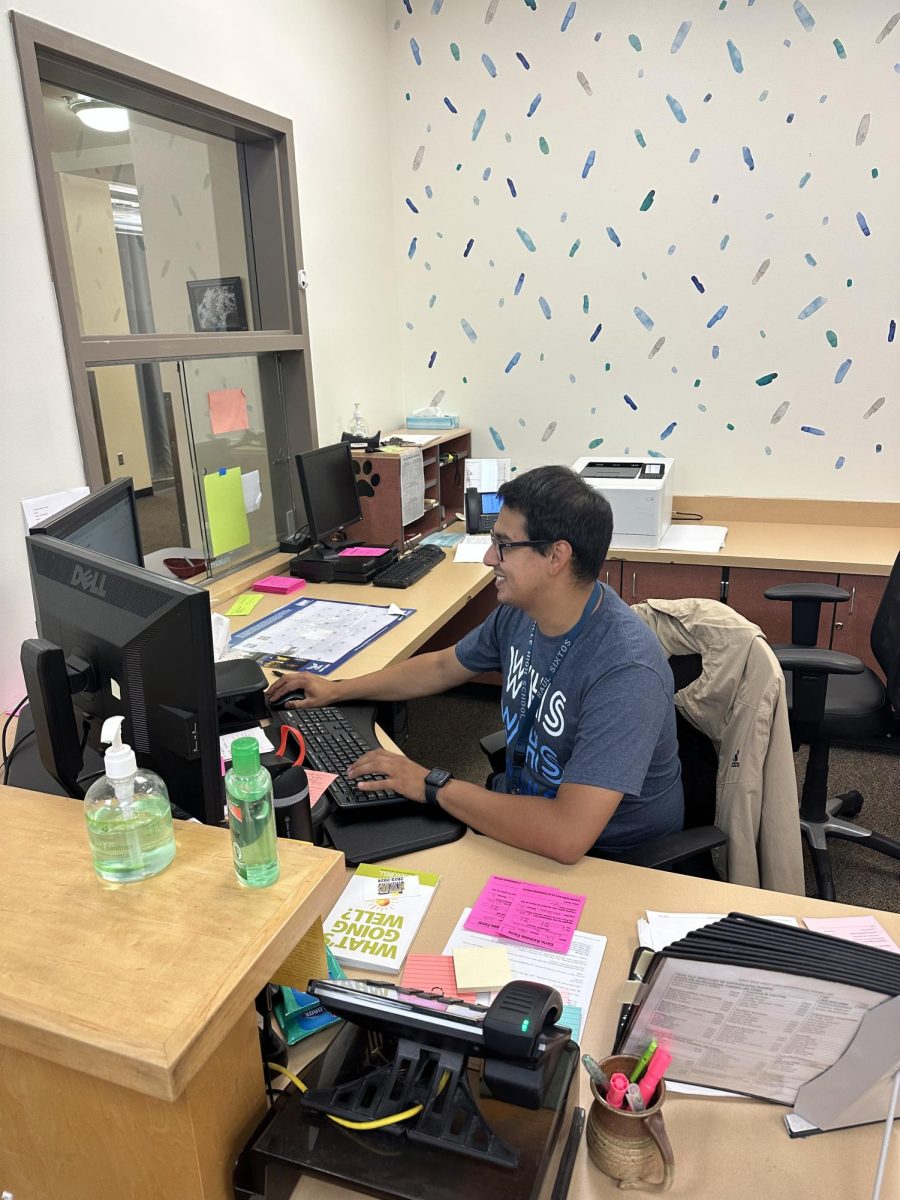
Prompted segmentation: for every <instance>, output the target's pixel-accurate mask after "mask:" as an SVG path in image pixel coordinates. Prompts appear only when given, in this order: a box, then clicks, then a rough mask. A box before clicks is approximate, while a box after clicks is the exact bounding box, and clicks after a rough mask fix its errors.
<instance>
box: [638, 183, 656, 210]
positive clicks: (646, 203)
mask: <svg viewBox="0 0 900 1200" xmlns="http://www.w3.org/2000/svg"><path fill="white" fill-rule="evenodd" d="M655 195H656V188H651V189H650V191H649V192H648V193H647V195H646V196H645V197H644V199H643V200H642V201H641V212H646V211H647V209H648V208H650V207H651V205H652V204H653V198H654V196H655Z"/></svg>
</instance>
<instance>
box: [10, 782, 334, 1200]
mask: <svg viewBox="0 0 900 1200" xmlns="http://www.w3.org/2000/svg"><path fill="white" fill-rule="evenodd" d="M0 807H2V813H3V831H4V836H3V848H4V857H3V870H2V872H0V947H2V949H0V1080H2V1083H0V1131H2V1132H0V1191H2V1190H3V1189H4V1188H5V1189H7V1190H8V1191H10V1192H11V1193H13V1194H14V1195H15V1197H16V1200H20V1198H21V1200H132V1198H133V1200H145V1198H146V1200H150V1197H157V1196H159V1197H163V1196H165V1197H171V1198H172V1200H230V1198H231V1197H232V1196H233V1192H232V1190H231V1184H230V1180H231V1169H232V1165H233V1161H234V1156H235V1154H236V1152H237V1151H238V1149H239V1148H240V1147H241V1145H242V1144H243V1142H244V1140H245V1138H246V1136H247V1134H248V1132H249V1131H250V1130H251V1129H252V1128H253V1127H254V1125H255V1124H256V1123H257V1121H259V1119H260V1118H261V1116H262V1114H263V1113H264V1111H265V1092H264V1087H263V1073H262V1064H261V1061H260V1054H259V1040H258V1038H257V1033H256V1011H255V1009H254V997H255V996H256V994H257V993H258V992H259V991H260V989H261V988H262V987H263V985H264V984H265V983H266V981H267V980H268V979H269V978H270V976H271V975H272V974H273V973H274V972H275V971H277V969H278V967H279V966H280V965H281V963H282V962H283V961H284V959H285V958H286V957H287V955H288V954H289V953H290V952H291V951H292V950H293V949H294V947H295V946H296V945H297V943H298V942H299V941H300V939H301V938H302V936H303V934H304V933H305V932H306V930H307V929H308V928H309V926H310V925H311V923H312V922H313V920H314V919H315V918H316V917H317V916H319V914H320V913H322V912H323V911H324V912H327V911H328V909H329V907H330V906H331V904H333V903H334V900H335V898H336V897H337V896H338V895H339V894H340V891H341V888H342V887H343V883H344V862H343V857H342V856H341V855H338V854H336V853H335V852H334V851H331V850H320V849H316V848H314V847H312V846H309V845H306V844H305V843H302V842H286V841H283V840H279V843H278V854H279V860H280V862H281V878H280V879H279V880H278V882H277V883H275V884H273V885H272V886H271V887H269V888H265V889H262V890H259V891H250V890H248V889H244V888H242V887H241V886H240V884H239V883H238V881H237V879H236V877H235V874H234V869H233V864H232V856H231V841H230V838H229V835H228V832H227V831H226V830H224V829H212V828H208V827H206V826H201V825H193V824H191V825H184V824H181V823H178V824H177V826H176V840H177V845H178V851H177V854H176V857H175V861H174V862H173V863H172V865H171V866H170V867H169V868H168V869H167V870H165V871H163V872H162V874H160V875H158V876H155V877H154V878H152V879H148V880H145V881H143V882H142V883H137V884H130V885H118V884H105V883H102V882H101V881H100V880H98V879H97V878H96V876H95V875H94V871H93V868H92V866H91V858H90V851H89V849H88V840H87V834H86V832H85V828H84V815H83V812H82V805H81V803H80V802H79V801H77V800H69V799H65V798H61V797H57V796H47V795H43V794H38V793H34V792H25V791H21V790H20V789H18V788H6V787H0Z"/></svg>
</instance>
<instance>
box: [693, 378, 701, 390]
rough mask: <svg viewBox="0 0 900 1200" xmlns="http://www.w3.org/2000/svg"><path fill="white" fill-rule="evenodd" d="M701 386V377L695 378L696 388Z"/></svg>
mask: <svg viewBox="0 0 900 1200" xmlns="http://www.w3.org/2000/svg"><path fill="white" fill-rule="evenodd" d="M699 386H700V380H699V379H695V380H694V387H695V388H698V387H699Z"/></svg>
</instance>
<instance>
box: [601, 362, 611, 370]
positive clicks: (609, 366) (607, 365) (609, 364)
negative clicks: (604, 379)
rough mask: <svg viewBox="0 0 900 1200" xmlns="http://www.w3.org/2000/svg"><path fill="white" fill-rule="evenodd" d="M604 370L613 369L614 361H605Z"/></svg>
mask: <svg viewBox="0 0 900 1200" xmlns="http://www.w3.org/2000/svg"><path fill="white" fill-rule="evenodd" d="M603 370H604V371H611V370H612V363H604V364H603Z"/></svg>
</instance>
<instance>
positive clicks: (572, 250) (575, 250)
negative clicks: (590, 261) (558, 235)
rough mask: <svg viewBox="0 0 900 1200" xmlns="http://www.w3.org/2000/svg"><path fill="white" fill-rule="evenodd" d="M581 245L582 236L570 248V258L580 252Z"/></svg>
mask: <svg viewBox="0 0 900 1200" xmlns="http://www.w3.org/2000/svg"><path fill="white" fill-rule="evenodd" d="M580 245H581V238H576V239H575V241H574V242H573V243H572V246H571V248H570V250H569V258H574V257H575V255H576V254H577V253H578V247H579V246H580Z"/></svg>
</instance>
